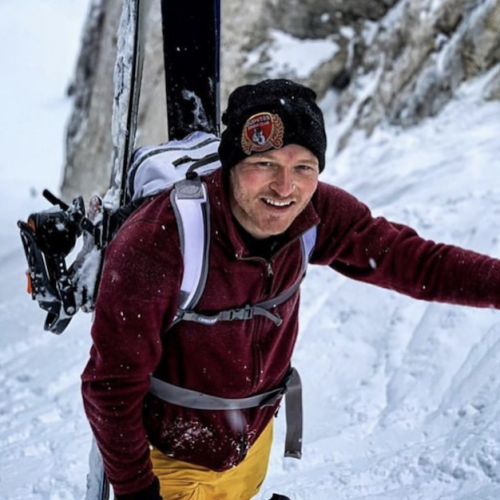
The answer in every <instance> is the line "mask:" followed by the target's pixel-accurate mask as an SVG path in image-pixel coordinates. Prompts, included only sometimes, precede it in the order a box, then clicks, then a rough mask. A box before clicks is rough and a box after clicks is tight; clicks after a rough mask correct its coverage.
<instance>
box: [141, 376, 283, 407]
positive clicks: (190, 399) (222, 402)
mask: <svg viewBox="0 0 500 500" xmlns="http://www.w3.org/2000/svg"><path fill="white" fill-rule="evenodd" d="M149 392H150V393H151V394H153V396H156V397H157V398H160V399H162V400H163V401H166V402H167V403H171V404H174V405H178V406H184V407H186V408H192V409H194V410H245V409H248V408H258V407H264V406H272V405H274V404H275V403H276V402H277V401H278V400H279V399H280V398H281V397H282V396H283V394H284V393H285V392H286V386H283V387H278V388H277V389H274V390H272V391H269V392H264V393H261V394H256V395H255V396H250V397H248V398H238V399H230V398H220V397H218V396H211V395H210V394H205V393H203V392H198V391H192V390H191V389H184V388H183V387H179V386H177V385H173V384H169V383H168V382H164V381H163V380H160V379H157V378H155V377H151V385H150V388H149Z"/></svg>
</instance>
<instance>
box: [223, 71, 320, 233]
mask: <svg viewBox="0 0 500 500" xmlns="http://www.w3.org/2000/svg"><path fill="white" fill-rule="evenodd" d="M315 99H316V94H315V93H314V92H313V91H312V90H311V89H308V88H307V87H304V86H302V85H299V84H296V83H294V82H291V81H289V80H265V81H263V82H261V83H259V84H257V85H245V86H243V87H239V88H238V89H236V90H235V91H234V92H233V93H232V94H231V96H230V97H229V104H228V108H227V110H226V112H225V113H224V115H223V117H222V121H223V123H224V124H225V125H226V126H227V128H226V130H225V131H224V132H223V134H222V138H221V144H220V147H219V156H220V160H221V163H222V168H223V169H224V170H225V172H226V174H228V176H229V195H230V205H231V210H232V213H233V215H234V216H235V217H236V219H237V220H238V222H239V223H240V224H241V225H242V226H243V228H244V229H245V230H246V231H247V232H249V233H250V234H251V235H252V236H254V237H255V238H259V239H262V238H267V237H269V236H273V235H278V234H282V233H283V232H285V231H286V230H287V229H288V227H290V225H291V224H292V222H293V221H294V220H295V219H296V217H297V216H298V215H299V214H300V213H301V212H302V210H303V209H304V208H305V207H306V206H307V204H308V203H309V201H310V199H311V197H312V195H313V194H314V192H315V190H316V187H317V185H318V174H319V172H321V171H322V170H323V168H324V164H325V150H326V134H325V127H324V122H323V114H322V113H321V110H320V109H319V107H318V106H317V104H316V102H315Z"/></svg>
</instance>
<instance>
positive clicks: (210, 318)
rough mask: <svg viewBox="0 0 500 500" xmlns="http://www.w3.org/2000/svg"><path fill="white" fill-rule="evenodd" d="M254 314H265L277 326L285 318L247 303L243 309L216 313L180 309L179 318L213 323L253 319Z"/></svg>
mask: <svg viewBox="0 0 500 500" xmlns="http://www.w3.org/2000/svg"><path fill="white" fill-rule="evenodd" d="M254 316H265V317H266V318H268V319H270V320H271V321H272V322H273V323H274V324H275V325H276V326H280V325H281V323H282V322H283V320H282V319H281V318H280V317H279V316H278V315H277V314H273V313H271V312H269V311H268V310H267V309H264V308H263V307H259V305H255V306H250V305H246V306H245V307H242V308H241V309H228V310H227V311H220V312H219V313H217V314H214V315H206V314H200V313H197V312H194V311H179V312H178V318H179V320H184V321H194V322H196V323H203V324H204V325H213V324H215V323H217V322H218V321H236V320H247V319H252V318H253V317H254Z"/></svg>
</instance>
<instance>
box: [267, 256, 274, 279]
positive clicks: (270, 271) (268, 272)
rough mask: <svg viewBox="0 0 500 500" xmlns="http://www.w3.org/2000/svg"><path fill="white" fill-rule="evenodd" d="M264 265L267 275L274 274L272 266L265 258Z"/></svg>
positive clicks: (269, 276) (271, 275)
mask: <svg viewBox="0 0 500 500" xmlns="http://www.w3.org/2000/svg"><path fill="white" fill-rule="evenodd" d="M266 267H267V277H268V278H272V277H273V276H274V272H273V268H272V266H271V262H269V261H268V260H266Z"/></svg>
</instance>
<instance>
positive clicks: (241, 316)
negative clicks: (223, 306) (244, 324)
mask: <svg viewBox="0 0 500 500" xmlns="http://www.w3.org/2000/svg"><path fill="white" fill-rule="evenodd" d="M253 314H254V311H253V307H252V306H250V305H248V304H247V305H246V306H245V307H242V308H240V309H231V310H229V311H228V315H227V321H236V320H242V321H244V320H247V319H252V318H253Z"/></svg>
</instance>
